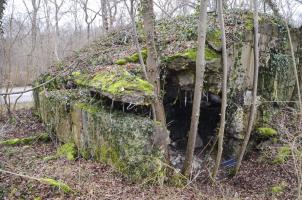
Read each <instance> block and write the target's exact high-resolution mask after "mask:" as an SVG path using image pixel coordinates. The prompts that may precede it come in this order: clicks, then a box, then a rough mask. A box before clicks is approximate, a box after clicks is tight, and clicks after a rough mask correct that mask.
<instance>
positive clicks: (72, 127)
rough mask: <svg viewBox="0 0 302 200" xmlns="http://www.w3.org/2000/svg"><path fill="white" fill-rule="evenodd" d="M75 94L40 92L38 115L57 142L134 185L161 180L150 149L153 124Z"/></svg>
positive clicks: (158, 161)
mask: <svg viewBox="0 0 302 200" xmlns="http://www.w3.org/2000/svg"><path fill="white" fill-rule="evenodd" d="M78 93H79V92H78V91H65V92H64V91H53V92H40V93H39V95H38V98H39V105H38V109H39V113H40V115H41V118H42V120H43V121H44V123H45V124H46V125H47V127H48V128H49V129H50V130H52V131H54V132H55V133H56V135H57V137H58V139H59V141H61V142H64V143H74V144H76V146H77V148H78V150H79V153H80V155H81V156H83V157H84V158H87V159H88V158H92V159H94V160H97V161H100V162H104V163H107V164H110V165H111V166H113V167H114V168H115V169H116V170H118V171H120V172H122V173H123V174H125V175H126V176H127V177H128V178H130V179H131V180H134V181H141V180H143V179H145V178H148V179H149V178H151V179H152V181H155V182H157V181H163V180H161V179H162V178H163V177H164V176H165V166H164V165H163V163H162V160H163V155H162V154H161V152H160V151H159V150H157V148H156V147H154V146H153V143H152V142H153V141H152V135H153V132H154V124H153V121H152V120H151V119H149V118H144V117H139V116H136V115H133V114H129V113H128V114H126V113H122V112H119V111H112V112H111V111H110V110H107V108H104V107H102V106H101V105H97V104H89V103H87V102H84V101H81V99H83V96H85V95H83V96H81V95H78Z"/></svg>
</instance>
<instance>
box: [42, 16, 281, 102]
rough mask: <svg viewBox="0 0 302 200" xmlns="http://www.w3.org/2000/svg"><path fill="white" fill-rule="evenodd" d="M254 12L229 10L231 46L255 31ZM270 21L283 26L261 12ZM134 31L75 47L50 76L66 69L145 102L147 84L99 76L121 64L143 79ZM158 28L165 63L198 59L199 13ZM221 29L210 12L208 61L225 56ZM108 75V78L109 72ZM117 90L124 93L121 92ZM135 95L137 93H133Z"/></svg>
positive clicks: (114, 95) (64, 76)
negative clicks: (78, 48) (223, 54)
mask: <svg viewBox="0 0 302 200" xmlns="http://www.w3.org/2000/svg"><path fill="white" fill-rule="evenodd" d="M251 16H252V13H250V12H246V11H232V12H226V14H225V23H226V34H227V45H228V46H230V45H232V44H234V43H236V42H240V41H239V40H242V39H243V40H244V39H245V38H244V36H245V35H248V34H245V33H246V32H251V31H252V30H251V28H252V27H251V19H252V18H251ZM267 23H268V24H271V25H273V26H276V27H279V26H280V20H278V19H275V18H272V17H270V16H267V15H260V25H261V24H267ZM137 27H138V32H139V41H140V44H141V47H142V49H143V50H144V51H143V57H144V59H145V58H146V50H145V48H146V46H145V36H144V34H143V31H142V25H141V23H137ZM260 31H261V26H260ZM130 32H131V28H130V27H124V28H122V29H118V30H112V31H111V32H110V33H108V35H106V36H103V37H101V38H99V39H97V40H95V41H94V42H92V43H91V44H90V45H88V46H86V47H84V48H82V49H80V50H77V51H75V52H74V53H73V54H72V55H71V56H69V57H67V58H65V59H64V60H62V61H60V62H59V63H57V64H55V65H53V66H52V67H51V68H50V70H49V72H48V74H47V75H48V77H49V76H55V75H56V74H58V73H62V71H63V73H62V76H61V78H62V79H64V80H67V79H68V80H72V81H74V82H75V83H76V84H78V85H80V86H89V87H90V88H93V87H94V89H95V90H97V91H100V92H103V93H106V96H108V97H110V98H114V99H119V100H123V101H129V100H131V99H135V98H137V96H136V95H137V94H140V98H138V99H140V100H137V101H136V102H137V103H142V102H144V101H145V100H144V101H142V99H152V98H150V97H151V96H152V95H151V93H150V92H149V91H148V92H146V91H145V88H144V87H142V88H140V86H138V87H136V88H135V89H134V90H135V91H138V92H136V93H134V92H132V93H130V92H129V91H128V89H127V88H124V89H125V90H124V89H123V88H120V87H118V89H116V88H114V87H108V88H107V89H105V88H104V87H105V86H104V84H102V83H103V82H105V81H104V79H103V78H104V77H103V78H101V79H97V77H99V75H98V73H107V72H104V71H108V70H109V71H112V70H111V69H121V68H118V66H120V67H122V70H123V72H122V73H124V72H125V71H127V72H128V73H129V74H128V75H129V76H130V77H132V78H133V79H134V80H139V81H137V82H140V81H143V78H142V77H143V76H142V74H143V73H142V67H141V66H140V64H139V60H138V55H137V54H136V48H135V45H134V42H133V40H132V38H131V34H129V33H130ZM156 32H157V33H156V35H157V39H158V40H157V42H158V45H159V49H160V55H161V60H162V63H163V65H165V62H169V61H171V58H179V57H184V58H186V59H190V60H191V61H195V60H194V59H195V57H196V50H195V51H194V49H196V46H197V45H196V40H197V16H196V15H191V16H186V17H184V16H179V17H175V18H173V19H163V20H159V21H157V23H156ZM220 32H221V31H220V29H219V23H218V21H217V15H216V14H215V13H209V17H208V35H207V46H206V49H207V52H208V55H207V60H208V61H211V60H212V59H220V57H221V56H220V54H221V52H220V51H221V47H220V46H221V42H220V36H219V35H220V34H219V33H220ZM165 66H166V65H165ZM73 72H79V73H81V74H85V75H87V76H88V77H90V78H91V77H93V78H94V82H93V83H92V82H91V81H92V80H91V81H90V82H89V83H87V82H86V83H85V84H83V83H80V82H78V80H74V76H72V73H73ZM110 73H111V75H110V76H109V78H110V79H111V78H113V77H111V76H112V72H110ZM128 75H127V76H128ZM101 76H102V75H101ZM105 77H106V78H108V77H107V75H106V76H105ZM115 78H122V80H121V82H122V83H123V85H124V84H125V85H129V84H130V85H131V88H132V84H133V82H129V84H128V81H127V80H128V79H123V76H120V75H119V74H118V73H117V74H116V76H115ZM113 79H114V78H113ZM39 81H40V82H43V81H44V80H43V76H42V77H40V79H39ZM98 81H99V82H98ZM111 81H112V80H111ZM109 82H110V81H109ZM113 82H114V84H115V85H118V83H116V82H115V81H113ZM64 83H65V82H64V81H62V84H64ZM58 84H61V83H58ZM144 84H145V83H144ZM57 88H64V86H62V87H60V86H59V87H57ZM100 89H101V90H100ZM141 89H142V90H141ZM117 92H118V93H120V94H119V95H117ZM123 95H126V96H125V97H127V98H123V97H122V96H123ZM132 95H134V96H133V97H131V96H132ZM130 97H131V98H130ZM134 102H135V101H134Z"/></svg>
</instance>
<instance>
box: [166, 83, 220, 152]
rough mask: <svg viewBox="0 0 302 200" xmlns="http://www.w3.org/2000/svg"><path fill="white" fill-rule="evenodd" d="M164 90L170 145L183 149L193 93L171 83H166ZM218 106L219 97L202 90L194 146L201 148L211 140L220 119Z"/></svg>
mask: <svg viewBox="0 0 302 200" xmlns="http://www.w3.org/2000/svg"><path fill="white" fill-rule="evenodd" d="M165 92H166V93H165V98H164V105H165V111H166V116H167V127H168V129H169V131H170V139H171V147H172V148H175V149H177V150H185V149H186V144H187V139H188V132H189V129H190V123H191V114H192V106H193V95H194V93H193V91H192V90H182V89H180V87H175V85H173V84H166V88H165ZM220 108H221V98H220V97H219V96H218V95H214V94H213V93H210V92H204V94H203V97H202V102H201V108H200V117H199V127H198V136H197V137H198V138H197V141H196V148H203V147H205V146H206V145H207V144H208V143H209V142H210V141H213V138H214V137H215V135H216V132H217V127H218V125H219V121H220ZM209 146H211V145H209Z"/></svg>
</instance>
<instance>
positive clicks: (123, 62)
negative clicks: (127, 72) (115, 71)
mask: <svg viewBox="0 0 302 200" xmlns="http://www.w3.org/2000/svg"><path fill="white" fill-rule="evenodd" d="M127 63H128V62H127V60H126V59H125V58H122V59H119V60H117V61H115V64H117V65H125V64H127Z"/></svg>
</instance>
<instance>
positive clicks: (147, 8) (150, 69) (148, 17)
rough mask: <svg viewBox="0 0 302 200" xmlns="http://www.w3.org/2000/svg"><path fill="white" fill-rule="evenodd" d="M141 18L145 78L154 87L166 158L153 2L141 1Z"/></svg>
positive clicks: (156, 111)
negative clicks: (145, 61) (143, 33)
mask: <svg viewBox="0 0 302 200" xmlns="http://www.w3.org/2000/svg"><path fill="white" fill-rule="evenodd" d="M141 7H142V17H143V24H144V32H145V34H146V37H147V41H146V43H147V50H148V57H147V63H146V67H147V69H146V70H147V77H148V80H149V81H150V82H151V83H152V85H153V87H154V93H155V100H154V104H153V106H154V112H155V115H154V116H153V117H154V119H155V120H156V121H158V122H160V129H158V136H159V137H160V139H158V141H159V142H161V144H160V145H159V146H160V148H161V149H162V150H163V151H164V152H165V154H166V156H167V157H168V149H167V145H168V143H169V133H168V131H167V127H166V115H165V110H164V106H163V102H162V97H161V83H160V71H159V70H160V69H159V64H160V60H159V56H158V52H157V49H156V45H155V27H154V24H155V21H154V20H155V15H154V10H153V0H141Z"/></svg>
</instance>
